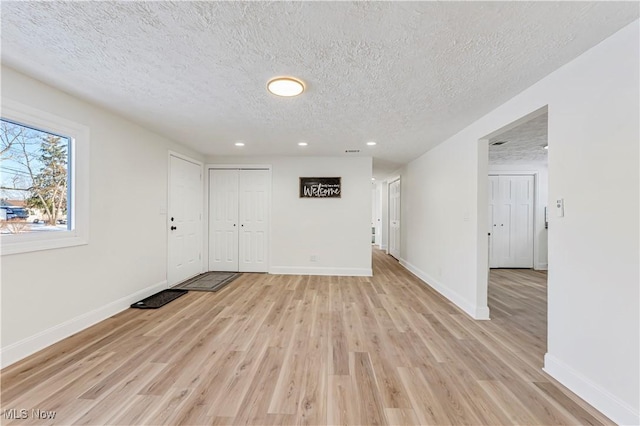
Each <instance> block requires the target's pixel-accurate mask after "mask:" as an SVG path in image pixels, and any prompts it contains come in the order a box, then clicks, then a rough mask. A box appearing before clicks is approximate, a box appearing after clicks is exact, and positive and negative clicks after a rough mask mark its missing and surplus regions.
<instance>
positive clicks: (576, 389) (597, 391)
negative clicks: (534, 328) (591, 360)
mask: <svg viewBox="0 0 640 426" xmlns="http://www.w3.org/2000/svg"><path fill="white" fill-rule="evenodd" d="M543 370H544V371H545V372H547V374H549V375H550V376H551V377H553V378H554V379H556V380H557V381H559V382H560V383H562V384H563V385H564V386H566V387H567V388H569V389H570V390H571V391H572V392H573V393H575V394H576V395H578V396H579V397H580V398H582V399H584V400H585V401H587V402H588V403H589V404H591V406H593V407H594V408H595V409H596V410H598V411H600V412H601V413H602V414H604V415H605V416H607V417H609V418H610V419H611V420H613V421H614V422H616V423H617V424H619V425H639V424H640V413H639V412H638V411H637V410H636V409H634V408H633V407H631V406H630V405H629V404H627V403H626V402H624V401H621V400H620V399H619V398H617V397H616V396H615V395H613V394H611V392H609V391H608V390H606V389H603V388H602V387H600V386H598V385H597V384H595V383H593V382H592V381H591V380H589V379H588V378H587V377H585V376H583V375H582V374H581V373H579V372H577V371H576V370H574V369H573V368H571V367H570V366H569V365H567V364H566V363H564V362H562V361H560V360H559V359H558V358H556V357H554V356H553V355H551V354H549V353H546V354H545V355H544V367H543Z"/></svg>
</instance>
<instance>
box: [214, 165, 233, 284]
mask: <svg viewBox="0 0 640 426" xmlns="http://www.w3.org/2000/svg"><path fill="white" fill-rule="evenodd" d="M239 227H240V224H239V223H238V170H209V270H210V271H238V229H239Z"/></svg>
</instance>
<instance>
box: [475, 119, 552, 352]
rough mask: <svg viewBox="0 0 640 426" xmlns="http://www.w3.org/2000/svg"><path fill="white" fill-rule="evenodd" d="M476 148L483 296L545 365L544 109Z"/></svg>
mask: <svg viewBox="0 0 640 426" xmlns="http://www.w3.org/2000/svg"><path fill="white" fill-rule="evenodd" d="M479 143H480V152H481V153H482V154H481V155H479V161H480V162H481V164H479V176H478V186H479V191H478V194H479V195H478V197H479V199H478V209H479V210H478V211H479V218H478V220H479V223H478V226H479V229H480V230H481V233H480V235H484V236H486V238H487V240H486V241H487V243H486V244H484V253H485V254H486V257H484V256H482V255H480V256H479V259H482V263H481V265H484V266H481V268H484V269H485V270H486V275H485V276H486V277H487V280H486V282H487V285H486V286H485V287H484V288H482V283H480V285H479V291H480V292H482V291H484V292H486V293H485V294H486V295H487V301H488V306H489V308H490V312H491V318H492V319H493V320H498V321H501V320H504V321H507V322H509V323H510V324H511V325H512V326H513V330H514V335H518V336H520V337H522V338H523V342H522V344H523V345H525V346H528V347H529V353H530V354H532V356H534V357H535V359H536V360H537V361H542V358H543V356H544V352H545V350H546V332H547V325H546V312H547V291H546V284H547V274H546V270H547V268H548V263H547V241H548V239H547V232H548V225H547V223H548V219H547V202H548V201H547V199H548V162H547V153H548V112H547V107H543V108H541V109H539V110H537V111H534V112H532V113H531V114H528V115H527V116H525V117H522V118H521V119H519V120H516V121H515V122H513V123H511V124H509V125H507V126H505V127H503V128H501V129H499V130H497V131H495V132H493V133H491V134H490V135H488V136H486V137H485V138H483V139H481V140H480V141H479ZM483 151H484V152H483ZM485 153H486V154H485ZM484 214H486V216H484ZM485 226H486V228H485ZM483 230H484V231H483ZM482 249H483V248H482V247H479V251H480V252H482V251H483V250H482ZM536 348H537V349H539V350H537V349H536Z"/></svg>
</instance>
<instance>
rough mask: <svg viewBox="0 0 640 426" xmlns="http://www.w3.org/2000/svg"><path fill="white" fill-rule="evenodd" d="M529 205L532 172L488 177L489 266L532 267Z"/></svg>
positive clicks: (531, 205)
mask: <svg viewBox="0 0 640 426" xmlns="http://www.w3.org/2000/svg"><path fill="white" fill-rule="evenodd" d="M533 207H534V178H533V176H531V175H522V176H511V175H502V176H490V177H489V220H490V221H491V223H490V224H489V225H490V229H491V230H492V231H491V243H492V244H491V250H490V266H491V267H492V268H533V225H534V221H533V219H534V218H533Z"/></svg>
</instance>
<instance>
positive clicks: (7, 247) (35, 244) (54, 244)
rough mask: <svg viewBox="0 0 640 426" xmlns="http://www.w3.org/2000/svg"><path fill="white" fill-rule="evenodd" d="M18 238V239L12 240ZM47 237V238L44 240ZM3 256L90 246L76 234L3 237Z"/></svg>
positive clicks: (83, 238)
mask: <svg viewBox="0 0 640 426" xmlns="http://www.w3.org/2000/svg"><path fill="white" fill-rule="evenodd" d="M11 237H18V238H11ZM30 237H31V238H30ZM43 237H45V238H43ZM1 240H2V246H1V247H2V256H8V255H13V254H20V253H30V252H34V251H43V250H54V249H59V248H65V247H74V246H82V245H86V244H88V243H89V242H88V240H87V238H86V237H84V236H81V235H78V234H77V233H75V232H65V233H64V235H51V236H49V235H47V236H40V235H26V236H23V235H20V236H17V235H3V236H2V237H1Z"/></svg>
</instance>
